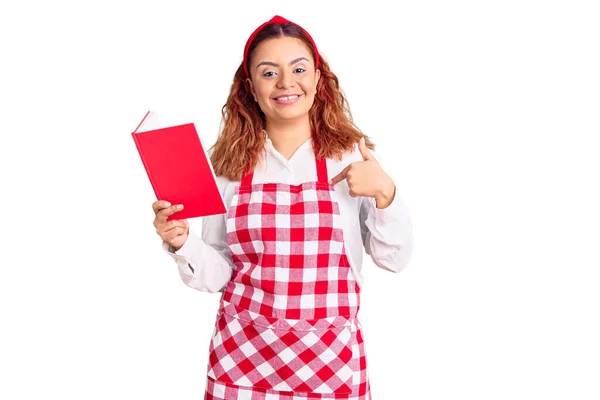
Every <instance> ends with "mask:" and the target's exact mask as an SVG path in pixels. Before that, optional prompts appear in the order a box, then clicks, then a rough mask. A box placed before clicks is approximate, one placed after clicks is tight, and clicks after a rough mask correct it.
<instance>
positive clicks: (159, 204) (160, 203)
mask: <svg viewBox="0 0 600 400" xmlns="http://www.w3.org/2000/svg"><path fill="white" fill-rule="evenodd" d="M170 205H171V203H169V202H168V201H164V200H157V201H155V202H154V203H152V211H154V214H156V213H158V212H159V211H160V210H162V209H163V208H167V207H169V206H170Z"/></svg>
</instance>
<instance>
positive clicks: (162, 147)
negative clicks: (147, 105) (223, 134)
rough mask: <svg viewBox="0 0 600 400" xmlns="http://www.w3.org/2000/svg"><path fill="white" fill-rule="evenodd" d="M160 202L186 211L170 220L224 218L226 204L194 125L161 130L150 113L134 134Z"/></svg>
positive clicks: (152, 113) (154, 114) (177, 213)
mask: <svg viewBox="0 0 600 400" xmlns="http://www.w3.org/2000/svg"><path fill="white" fill-rule="evenodd" d="M131 136H132V137H133V141H134V142H135V145H136V147H137V150H138V152H139V154H140V158H141V159H142V163H143V164H144V168H145V169H146V173H147V174H148V178H150V184H151V185H152V188H153V189H154V193H155V194H156V199H157V200H166V201H168V202H169V203H171V204H172V205H176V204H183V210H181V211H178V212H176V213H174V214H173V215H171V216H170V217H169V218H168V220H172V219H177V220H179V219H184V218H194V217H203V216H207V215H214V214H223V213H225V212H226V209H225V203H224V202H223V198H222V197H221V193H220V192H219V188H218V187H217V181H216V177H215V173H214V171H213V168H212V164H211V163H210V160H209V158H208V155H207V153H206V151H205V150H204V147H203V146H202V143H201V141H200V137H199V136H198V133H197V131H196V127H195V126H194V124H193V123H189V124H184V125H177V126H170V127H167V128H159V127H158V126H157V120H156V113H154V112H150V111H148V112H147V113H146V115H145V116H144V119H142V122H140V124H139V125H138V127H137V128H136V129H135V131H133V132H132V133H131Z"/></svg>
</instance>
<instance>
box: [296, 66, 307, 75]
mask: <svg viewBox="0 0 600 400" xmlns="http://www.w3.org/2000/svg"><path fill="white" fill-rule="evenodd" d="M298 70H299V71H300V72H298V73H300V74H301V73H303V72H304V71H306V70H305V69H304V68H300V67H298V68H296V69H295V70H294V71H298Z"/></svg>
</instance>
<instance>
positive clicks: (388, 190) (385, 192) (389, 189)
mask: <svg viewBox="0 0 600 400" xmlns="http://www.w3.org/2000/svg"><path fill="white" fill-rule="evenodd" d="M395 196H396V185H395V184H394V183H393V182H391V185H389V186H386V187H385V188H384V189H382V190H381V191H380V192H379V193H378V194H377V195H375V196H374V197H375V203H376V206H377V208H386V207H387V206H389V205H390V204H392V201H393V200H394V197H395Z"/></svg>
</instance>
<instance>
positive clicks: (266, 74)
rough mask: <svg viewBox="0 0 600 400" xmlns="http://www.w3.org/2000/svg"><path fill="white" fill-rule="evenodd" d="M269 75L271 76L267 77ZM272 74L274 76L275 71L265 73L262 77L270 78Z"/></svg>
mask: <svg viewBox="0 0 600 400" xmlns="http://www.w3.org/2000/svg"><path fill="white" fill-rule="evenodd" d="M269 74H271V75H269ZM272 74H275V71H267V72H265V73H264V74H263V76H266V77H271V76H273V75H272Z"/></svg>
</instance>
